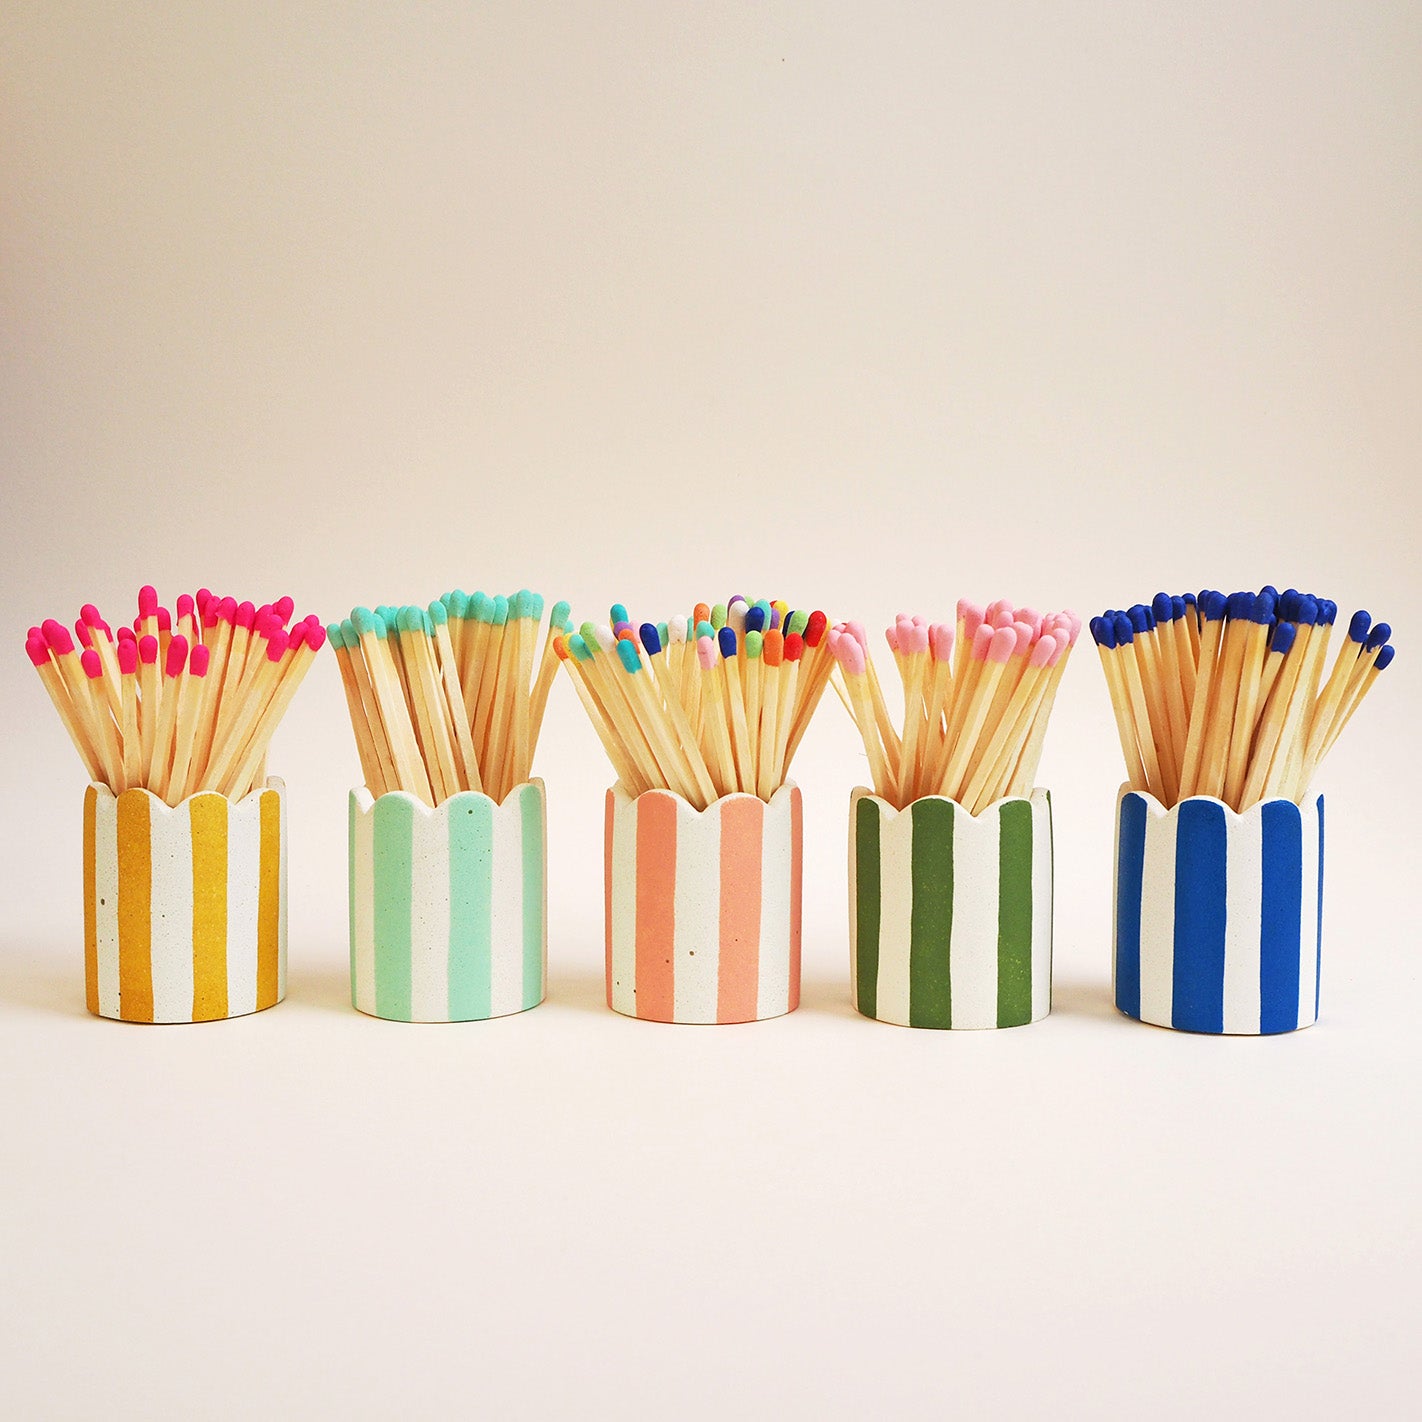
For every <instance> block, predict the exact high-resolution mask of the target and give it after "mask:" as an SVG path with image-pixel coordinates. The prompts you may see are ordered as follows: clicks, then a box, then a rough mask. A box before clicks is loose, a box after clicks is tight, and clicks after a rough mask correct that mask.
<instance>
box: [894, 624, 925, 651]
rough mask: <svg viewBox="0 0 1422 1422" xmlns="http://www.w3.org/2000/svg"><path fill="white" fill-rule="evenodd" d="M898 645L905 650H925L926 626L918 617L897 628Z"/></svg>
mask: <svg viewBox="0 0 1422 1422" xmlns="http://www.w3.org/2000/svg"><path fill="white" fill-rule="evenodd" d="M899 646H900V647H901V648H902V649H903V650H904V651H905V652H914V653H918V652H926V651H927V650H928V627H927V626H926V625H925V623H924V621H923V619H922V618H921V617H920V618H918V619H917V620H916V621H914V622H910V623H909V624H908V626H906V627H900V628H899Z"/></svg>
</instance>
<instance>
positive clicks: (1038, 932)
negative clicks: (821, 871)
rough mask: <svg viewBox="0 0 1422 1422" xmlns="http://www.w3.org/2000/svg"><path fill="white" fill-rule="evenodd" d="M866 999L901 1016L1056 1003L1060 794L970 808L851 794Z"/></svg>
mask: <svg viewBox="0 0 1422 1422" xmlns="http://www.w3.org/2000/svg"><path fill="white" fill-rule="evenodd" d="M849 888H850V904H849V941H850V952H851V963H852V971H853V975H854V1005H855V1006H856V1007H857V1008H858V1009H859V1011H860V1012H862V1013H863V1014H864V1015H865V1016H866V1017H874V1018H877V1019H878V1020H879V1021H880V1022H894V1023H897V1024H898V1025H899V1026H901V1027H957V1028H981V1027H1020V1026H1022V1025H1023V1024H1024V1023H1027V1022H1036V1021H1037V1020H1038V1019H1039V1018H1041V1017H1045V1016H1046V1015H1047V1013H1048V1012H1049V1011H1051V1006H1052V801H1051V796H1050V795H1049V794H1048V793H1047V792H1046V791H1045V790H1034V791H1033V792H1032V795H1031V797H1030V798H1027V799H1023V798H1022V797H1020V796H1013V797H1011V798H1009V799H1005V800H999V801H997V802H996V803H995V804H992V805H989V806H988V807H987V809H986V810H984V811H983V812H982V813H981V814H980V815H976V816H974V815H970V814H969V813H968V811H967V810H965V809H964V808H963V807H962V806H961V805H959V804H958V803H957V802H956V801H954V800H949V799H946V798H944V797H943V796H941V795H927V796H925V797H924V798H923V799H921V800H915V801H914V802H913V803H912V804H911V805H909V806H907V807H906V808H904V809H902V810H896V809H895V808H894V807H893V806H892V805H891V804H889V802H888V801H887V800H882V799H880V798H879V796H877V795H875V794H873V793H871V792H870V791H868V790H865V789H863V788H860V789H858V790H856V791H855V792H854V794H853V797H852V798H851V800H850V806H849Z"/></svg>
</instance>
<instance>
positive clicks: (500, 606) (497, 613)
mask: <svg viewBox="0 0 1422 1422" xmlns="http://www.w3.org/2000/svg"><path fill="white" fill-rule="evenodd" d="M508 620H509V600H508V598H506V597H505V596H504V595H503V593H500V594H499V595H498V596H497V597H496V598H495V599H494V608H493V612H492V613H491V614H490V617H489V621H490V622H492V623H493V624H494V626H495V627H502V626H504V624H505V623H507V622H508Z"/></svg>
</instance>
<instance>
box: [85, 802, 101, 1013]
mask: <svg viewBox="0 0 1422 1422" xmlns="http://www.w3.org/2000/svg"><path fill="white" fill-rule="evenodd" d="M98 798H99V791H98V788H97V787H96V786H93V785H90V786H89V787H88V788H87V789H86V790H85V791H84V1004H85V1006H86V1007H88V1009H89V1011H90V1012H92V1013H93V1014H94V1015H95V1016H98V1012H99V927H98V904H97V902H96V890H95V872H94V853H95V848H94V820H95V816H96V815H97V813H98V811H97V809H96V805H97V802H98Z"/></svg>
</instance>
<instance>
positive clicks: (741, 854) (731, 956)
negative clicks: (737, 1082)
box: [682, 795, 789, 1022]
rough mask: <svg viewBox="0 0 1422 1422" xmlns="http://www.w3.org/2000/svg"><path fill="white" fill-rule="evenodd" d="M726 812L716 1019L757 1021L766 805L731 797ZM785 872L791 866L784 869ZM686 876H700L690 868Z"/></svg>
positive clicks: (725, 802)
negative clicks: (762, 863) (689, 873)
mask: <svg viewBox="0 0 1422 1422" xmlns="http://www.w3.org/2000/svg"><path fill="white" fill-rule="evenodd" d="M720 810H721V846H720V855H719V859H720V866H721V916H720V917H721V955H720V962H719V964H718V972H717V978H716V1020H717V1021H718V1022H753V1021H754V1020H755V1015H756V1011H755V1009H756V997H757V989H758V985H759V977H760V906H761V899H762V889H761V873H762V871H761V846H762V844H763V840H764V834H765V819H766V805H765V802H764V801H763V800H758V799H757V798H756V797H755V796H754V795H744V796H743V795H731V796H728V797H727V798H726V799H724V800H722V801H721V803H720ZM784 870H785V872H788V871H789V865H785V866H784ZM682 872H683V873H687V872H692V873H696V872H700V871H699V869H698V866H696V865H694V864H687V865H683V866H682Z"/></svg>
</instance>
